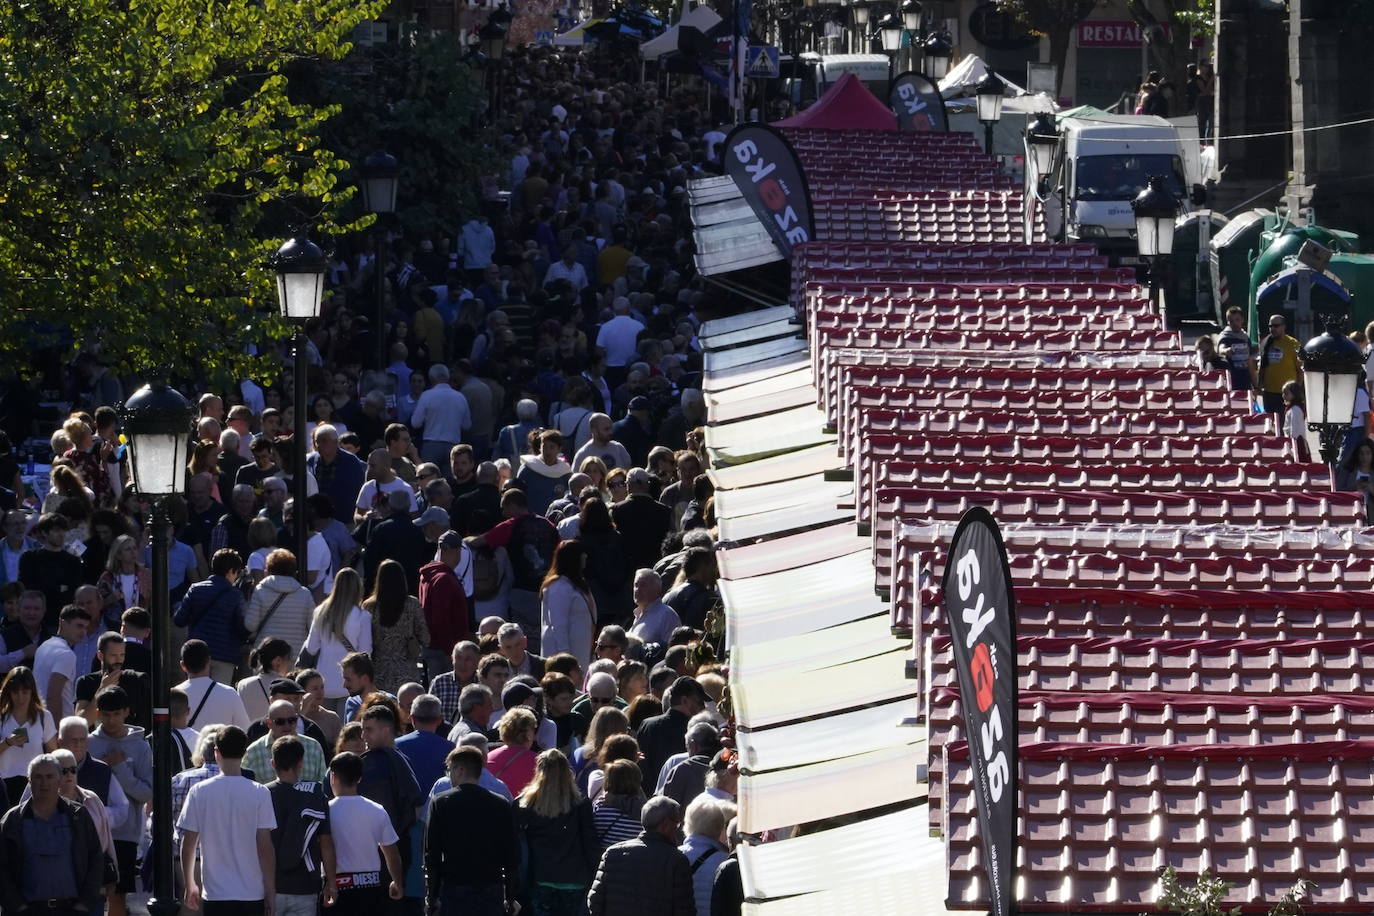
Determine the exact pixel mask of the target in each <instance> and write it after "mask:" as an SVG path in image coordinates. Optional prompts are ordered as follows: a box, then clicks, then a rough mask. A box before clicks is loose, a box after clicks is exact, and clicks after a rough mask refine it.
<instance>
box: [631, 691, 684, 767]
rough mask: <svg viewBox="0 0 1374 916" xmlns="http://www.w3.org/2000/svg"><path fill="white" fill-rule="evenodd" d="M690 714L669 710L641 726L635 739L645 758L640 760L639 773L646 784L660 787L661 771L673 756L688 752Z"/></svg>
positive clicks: (650, 718)
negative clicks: (688, 715)
mask: <svg viewBox="0 0 1374 916" xmlns="http://www.w3.org/2000/svg"><path fill="white" fill-rule="evenodd" d="M688 721H690V720H689V719H688V718H687V714H686V713H684V712H682V711H681V710H677V709H670V710H668V711H667V712H665V713H663V714H662V715H657V716H650V717H649V718H647V719H645V720H644V721H643V722H641V723H639V730H638V731H637V732H635V740H636V741H638V742H639V750H640V753H642V754H643V755H644V759H643V760H641V761H639V771H640V773H642V774H643V776H644V785H646V786H655V785H658V771H659V770H660V769H662V768H663V764H664V763H666V762H667V760H668V758H669V757H671V756H673V755H674V754H681V753H682V752H683V751H685V750H686V749H687V740H686V739H687V723H688Z"/></svg>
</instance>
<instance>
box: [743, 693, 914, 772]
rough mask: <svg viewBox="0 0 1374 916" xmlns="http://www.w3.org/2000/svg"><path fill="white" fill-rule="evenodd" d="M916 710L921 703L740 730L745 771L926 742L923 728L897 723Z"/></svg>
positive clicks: (781, 767)
mask: <svg viewBox="0 0 1374 916" xmlns="http://www.w3.org/2000/svg"><path fill="white" fill-rule="evenodd" d="M917 711H918V710H917V704H916V703H914V702H912V701H911V700H906V699H902V700H898V701H896V702H895V703H883V704H880V705H877V706H866V707H864V708H863V709H856V710H854V711H853V712H843V713H839V714H838V715H834V716H823V717H821V718H819V719H812V720H811V721H809V722H799V723H798V724H796V725H780V726H778V727H777V728H764V729H759V730H757V731H756V730H753V729H745V728H741V729H739V730H738V731H736V732H735V746H736V747H737V748H738V749H739V753H740V758H741V760H742V763H743V767H742V768H743V769H746V770H750V771H753V772H767V771H769V770H784V769H787V768H788V767H799V766H806V765H807V764H812V763H820V762H822V761H825V760H832V759H838V758H839V757H841V756H845V757H848V756H853V755H855V754H866V753H868V752H869V751H876V750H879V749H881V748H885V747H898V746H901V745H905V744H911V743H913V742H922V741H925V740H926V728H925V726H924V725H900V724H898V723H900V722H901V721H902V719H904V718H906V717H908V716H914V715H915V714H916V712H917Z"/></svg>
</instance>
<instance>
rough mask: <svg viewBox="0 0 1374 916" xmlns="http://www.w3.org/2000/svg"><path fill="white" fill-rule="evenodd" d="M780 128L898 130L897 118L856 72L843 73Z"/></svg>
mask: <svg viewBox="0 0 1374 916" xmlns="http://www.w3.org/2000/svg"><path fill="white" fill-rule="evenodd" d="M774 126H776V127H810V128H821V129H823V130H896V129H897V119H896V117H895V116H894V115H893V114H892V112H891V110H889V109H888V107H887V106H886V105H884V104H883V103H882V102H880V101H878V99H877V98H875V97H874V95H873V93H871V92H869V91H868V88H867V87H866V86H864V84H863V83H862V82H860V81H859V78H858V77H857V76H855V75H854V74H852V73H846V74H844V75H843V76H841V77H840V78H839V79H838V80H837V81H836V82H835V83H834V85H832V86H831V87H830V88H829V89H827V90H826V91H825V94H824V95H822V96H821V97H820V98H819V99H817V100H816V102H815V104H813V105H812V106H811V107H810V108H808V109H806V110H805V111H803V112H801V113H800V114H795V115H793V116H792V117H790V118H787V119H785V120H782V121H778V122H776V123H775V125H774Z"/></svg>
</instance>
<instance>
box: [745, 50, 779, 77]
mask: <svg viewBox="0 0 1374 916" xmlns="http://www.w3.org/2000/svg"><path fill="white" fill-rule="evenodd" d="M779 53H780V52H779V51H778V49H777V48H775V47H773V46H771V45H750V46H749V50H748V51H747V52H746V53H745V55H744V74H745V76H751V77H753V78H755V79H776V78H777V76H778V74H779V73H780V72H781V68H780V67H779V66H778V57H779Z"/></svg>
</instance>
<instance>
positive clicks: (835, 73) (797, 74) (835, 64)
mask: <svg viewBox="0 0 1374 916" xmlns="http://www.w3.org/2000/svg"><path fill="white" fill-rule="evenodd" d="M779 70H780V75H781V77H782V85H783V92H784V93H785V94H786V96H787V97H788V98H789V99H791V101H792V104H793V106H795V108H796V109H797V110H798V111H800V110H801V109H803V108H805V107H806V106H808V105H810V104H811V103H812V102H814V101H816V99H818V98H820V97H821V95H822V94H823V93H824V92H825V90H826V89H827V88H828V87H829V86H830V85H831V84H832V83H834V82H835V81H836V80H838V79H839V78H840V77H841V76H843V75H844V74H846V73H852V74H854V75H855V76H856V77H858V78H859V81H860V82H862V83H863V84H864V85H865V86H867V87H868V89H869V91H870V92H872V93H873V94H874V95H875V96H877V97H878V99H880V100H881V101H882V103H883V104H884V105H886V104H887V84H888V80H889V79H890V78H891V76H892V64H891V62H890V61H889V60H888V58H887V55H885V54H814V53H811V52H807V53H805V54H800V55H797V56H796V57H784V58H783V59H782V61H781V63H780V65H779Z"/></svg>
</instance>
